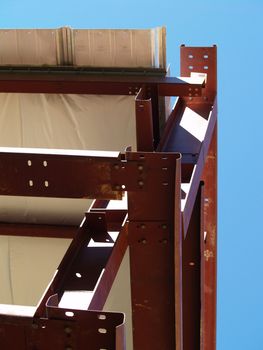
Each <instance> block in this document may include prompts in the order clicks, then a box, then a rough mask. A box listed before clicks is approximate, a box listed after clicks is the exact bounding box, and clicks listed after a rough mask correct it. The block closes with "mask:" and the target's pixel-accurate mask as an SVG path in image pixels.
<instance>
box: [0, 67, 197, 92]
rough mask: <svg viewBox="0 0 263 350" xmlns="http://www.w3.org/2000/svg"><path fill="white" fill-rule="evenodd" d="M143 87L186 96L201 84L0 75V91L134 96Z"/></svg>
mask: <svg viewBox="0 0 263 350" xmlns="http://www.w3.org/2000/svg"><path fill="white" fill-rule="evenodd" d="M143 85H147V86H150V87H152V86H153V87H155V88H158V94H159V96H188V93H189V88H192V89H197V90H196V93H197V94H198V95H201V94H202V89H203V84H202V83H201V84H198V83H193V84H190V83H188V82H185V81H183V80H180V78H173V77H166V76H165V77H156V76H141V75H139V76H136V75H127V76H121V75H119V74H118V75H110V76H108V75H101V74H100V75H95V74H91V75H85V74H79V73H76V74H74V73H70V74H67V73H66V72H64V73H59V74H56V73H52V74H51V73H48V71H47V72H46V73H44V72H42V73H41V74H40V73H33V72H28V71H25V72H24V73H14V72H11V73H0V92H20V93H22V92H30V93H65V94H66V93H67V94H100V95H137V93H138V92H139V90H140V88H141V87H142V86H143Z"/></svg>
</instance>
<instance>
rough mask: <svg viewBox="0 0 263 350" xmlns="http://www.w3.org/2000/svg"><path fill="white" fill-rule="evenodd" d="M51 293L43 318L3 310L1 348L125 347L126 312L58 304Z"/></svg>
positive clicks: (23, 349) (0, 328)
mask: <svg viewBox="0 0 263 350" xmlns="http://www.w3.org/2000/svg"><path fill="white" fill-rule="evenodd" d="M52 299H54V297H51V298H50V300H49V301H48V303H47V305H46V306H45V315H44V316H43V317H41V318H37V317H34V316H33V317H32V316H25V315H16V316H14V315H8V314H7V315H4V314H1V313H0V348H1V349H3V350H4V349H6V350H8V349H10V350H11V349H17V350H29V349H38V350H46V349H56V350H65V349H68V350H70V349H78V350H85V349H87V330H88V334H89V337H88V343H89V349H91V350H97V349H112V350H124V349H125V346H124V343H125V336H124V331H123V328H124V315H123V314H121V313H107V312H98V311H97V312H96V311H82V310H75V309H63V308H58V307H56V306H54V305H52V304H54V302H53V301H52Z"/></svg>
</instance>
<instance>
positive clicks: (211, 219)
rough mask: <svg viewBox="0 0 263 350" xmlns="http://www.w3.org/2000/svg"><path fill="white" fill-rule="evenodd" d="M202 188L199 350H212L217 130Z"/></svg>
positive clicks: (215, 249) (215, 259) (214, 305)
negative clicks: (201, 317) (201, 299)
mask: <svg viewBox="0 0 263 350" xmlns="http://www.w3.org/2000/svg"><path fill="white" fill-rule="evenodd" d="M203 181H204V183H205V186H204V201H205V205H204V232H205V244H204V257H203V259H204V292H203V308H204V314H203V325H202V326H203V332H202V334H203V339H202V348H201V350H211V349H215V348H216V288H217V283H216V281H217V279H216V275H217V126H215V129H214V133H213V137H212V141H211V144H210V148H209V152H208V156H207V158H206V164H205V169H204V172H203Z"/></svg>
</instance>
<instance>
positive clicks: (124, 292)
mask: <svg viewBox="0 0 263 350" xmlns="http://www.w3.org/2000/svg"><path fill="white" fill-rule="evenodd" d="M103 309H104V311H119V312H124V313H125V321H126V324H125V327H126V346H127V350H132V349H133V339H132V309H131V281H130V252H129V248H128V249H127V250H126V253H125V255H124V257H123V260H122V263H121V266H120V268H119V271H118V274H117V276H116V278H115V280H114V283H113V285H112V288H111V291H110V293H109V295H108V298H107V301H106V303H105V305H104V308H103Z"/></svg>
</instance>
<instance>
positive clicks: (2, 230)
mask: <svg viewBox="0 0 263 350" xmlns="http://www.w3.org/2000/svg"><path fill="white" fill-rule="evenodd" d="M77 231H78V227H77V226H64V225H38V224H24V223H14V224H13V223H6V222H1V223H0V236H25V237H47V238H74V237H75V236H76V234H77Z"/></svg>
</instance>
